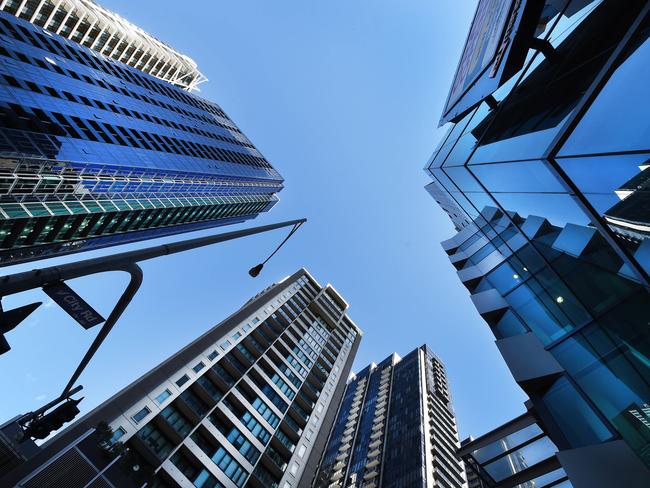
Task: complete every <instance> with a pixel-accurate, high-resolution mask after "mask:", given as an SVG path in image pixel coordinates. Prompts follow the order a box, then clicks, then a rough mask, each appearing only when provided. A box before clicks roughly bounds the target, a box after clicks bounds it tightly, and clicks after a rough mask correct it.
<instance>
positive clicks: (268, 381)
mask: <svg viewBox="0 0 650 488" xmlns="http://www.w3.org/2000/svg"><path fill="white" fill-rule="evenodd" d="M347 307H348V305H347V303H346V302H345V301H344V300H343V298H342V297H341V296H340V295H339V294H338V293H337V292H336V290H335V289H334V288H333V287H332V286H331V285H327V286H324V287H323V286H320V285H319V284H318V283H317V282H316V281H315V280H314V278H313V277H312V276H311V275H310V274H309V273H308V272H307V271H305V270H299V271H298V272H296V273H294V274H293V275H291V276H289V277H287V278H286V279H284V280H282V281H280V282H278V283H276V284H274V285H273V286H271V287H269V288H268V289H266V290H264V291H263V292H262V293H260V294H258V295H257V296H256V297H254V298H252V299H251V300H249V301H248V302H247V303H246V304H245V305H244V306H243V307H241V308H240V309H239V310H238V311H237V312H235V313H234V314H233V315H231V316H230V317H229V318H227V319H226V320H225V321H223V322H221V323H220V324H219V325H217V326H216V327H214V328H212V329H211V330H209V331H208V332H206V333H205V334H204V335H202V336H201V337H199V338H198V339H196V340H195V341H193V342H192V343H190V344H189V345H188V346H186V347H184V348H183V349H181V350H180V351H179V352H178V353H177V354H175V355H174V356H172V357H170V358H169V359H167V360H166V361H164V362H163V363H161V364H160V365H159V366H157V367H156V368H154V369H153V370H151V371H150V372H149V373H147V374H146V375H144V376H143V377H141V378H140V379H138V380H136V381H135V382H134V383H132V384H131V385H129V386H127V387H126V388H125V389H123V390H122V391H120V392H119V393H117V394H116V395H115V396H113V397H112V398H110V399H109V400H107V401H106V402H105V403H103V404H101V405H100V406H99V407H97V408H95V409H94V410H92V411H91V412H90V413H88V414H87V415H86V416H85V417H83V418H81V419H80V420H79V421H77V422H75V423H74V424H72V425H71V426H70V427H68V428H67V429H65V430H64V431H62V432H61V433H60V434H58V435H57V436H55V437H54V438H53V439H52V440H50V441H49V442H48V443H46V444H45V445H44V446H43V448H42V449H41V450H40V451H39V452H38V453H36V454H33V453H32V454H31V457H30V458H29V459H28V460H27V461H25V462H24V463H23V464H22V465H20V466H19V467H18V468H16V469H14V470H12V471H11V472H9V473H8V474H6V475H5V476H4V477H1V478H0V486H3V487H4V486H7V487H8V486H12V487H13V486H17V487H24V488H46V487H51V488H60V487H65V488H81V487H85V486H93V487H95V486H102V487H119V488H129V487H131V486H133V487H140V486H142V484H143V483H144V482H147V481H149V484H148V486H154V487H158V488H160V487H188V486H196V487H198V488H208V487H228V488H232V487H243V486H245V487H259V488H266V487H282V488H290V487H297V486H303V485H302V484H300V483H301V479H303V478H304V477H307V478H308V479H309V481H311V479H312V477H313V473H314V471H315V469H316V466H317V463H318V460H319V458H320V453H321V451H322V449H323V446H324V444H325V442H326V439H327V435H328V432H329V428H330V426H331V425H332V422H333V420H334V417H335V415H336V409H337V407H338V404H339V401H340V398H341V397H342V395H343V392H344V389H345V380H346V378H347V377H348V374H349V371H350V368H351V365H352V361H353V359H354V356H355V354H356V351H357V348H358V346H359V342H360V340H361V332H360V331H359V329H358V328H357V327H356V326H355V325H354V323H353V322H352V321H351V320H350V319H349V317H348V316H347V313H346V310H347ZM152 478H153V481H151V479H152Z"/></svg>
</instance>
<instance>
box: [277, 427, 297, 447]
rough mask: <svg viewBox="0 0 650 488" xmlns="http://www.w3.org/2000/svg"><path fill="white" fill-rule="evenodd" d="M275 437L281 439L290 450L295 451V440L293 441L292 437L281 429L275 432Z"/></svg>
mask: <svg viewBox="0 0 650 488" xmlns="http://www.w3.org/2000/svg"><path fill="white" fill-rule="evenodd" d="M275 438H276V439H277V440H279V441H280V443H281V444H282V445H283V446H284V447H286V448H287V449H289V452H293V450H294V449H295V448H296V445H295V444H294V443H293V442H291V439H289V438H288V437H287V435H286V434H285V433H284V432H282V431H281V430H278V431H277V432H276V433H275Z"/></svg>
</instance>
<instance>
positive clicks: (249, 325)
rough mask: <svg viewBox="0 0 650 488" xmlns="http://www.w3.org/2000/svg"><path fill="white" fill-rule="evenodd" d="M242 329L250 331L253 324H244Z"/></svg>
mask: <svg viewBox="0 0 650 488" xmlns="http://www.w3.org/2000/svg"><path fill="white" fill-rule="evenodd" d="M242 329H243V330H244V332H248V331H249V330H251V329H252V327H251V324H244V327H242Z"/></svg>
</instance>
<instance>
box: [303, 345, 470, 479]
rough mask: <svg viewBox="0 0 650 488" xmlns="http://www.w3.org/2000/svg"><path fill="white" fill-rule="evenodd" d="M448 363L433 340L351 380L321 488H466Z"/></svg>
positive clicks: (324, 465) (325, 456) (328, 450)
mask: <svg viewBox="0 0 650 488" xmlns="http://www.w3.org/2000/svg"><path fill="white" fill-rule="evenodd" d="M458 445H459V444H458V433H457V430H456V420H455V416H454V412H453V409H452V405H451V398H450V396H449V388H448V385H447V378H446V373H445V368H444V365H443V364H442V362H441V361H440V360H439V359H438V358H437V357H436V356H435V355H434V354H433V353H432V352H431V351H430V350H429V348H428V347H427V346H422V347H418V348H417V349H415V350H414V351H412V352H410V353H409V354H407V355H406V356H405V357H404V358H400V357H399V356H398V355H397V354H393V355H391V356H389V357H387V358H386V359H385V360H383V361H382V362H381V363H379V364H374V363H373V364H370V365H369V366H367V367H366V368H365V369H363V370H362V371H361V372H360V373H359V374H357V375H354V377H353V378H352V379H351V380H350V381H349V382H348V385H347V388H346V390H345V394H344V396H343V400H342V402H341V405H340V407H339V411H338V415H337V418H336V422H335V423H334V427H333V428H332V431H331V433H330V437H329V440H328V443H327V447H326V449H325V452H324V454H323V458H322V460H321V464H320V467H319V469H318V473H317V475H316V478H315V480H314V484H313V486H314V487H315V488H336V487H346V488H348V487H350V488H373V487H375V488H378V487H381V488H418V487H421V488H464V487H465V486H466V485H465V483H466V481H465V472H464V469H463V465H462V463H461V462H460V461H459V459H458V458H457V457H456V450H457V449H458Z"/></svg>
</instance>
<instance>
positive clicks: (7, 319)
mask: <svg viewBox="0 0 650 488" xmlns="http://www.w3.org/2000/svg"><path fill="white" fill-rule="evenodd" d="M41 303H42V302H35V303H30V304H29V305H24V306H22V307H18V308H14V309H13V310H8V311H6V312H5V311H4V310H2V302H1V301H0V354H4V353H6V352H8V351H9V350H10V349H11V346H10V345H9V343H8V342H7V339H5V337H4V335H5V334H6V333H7V332H9V331H10V330H12V329H13V328H15V327H16V326H17V325H18V324H20V323H21V322H22V321H23V320H25V319H26V318H27V317H29V315H30V314H31V313H32V312H33V311H34V310H36V309H37V308H38V307H40V306H41Z"/></svg>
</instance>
